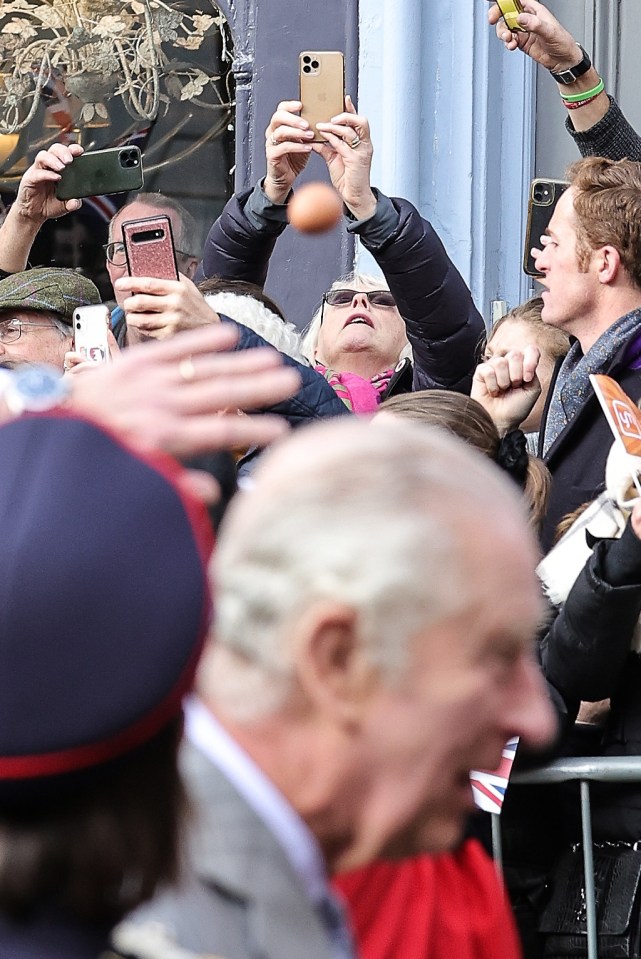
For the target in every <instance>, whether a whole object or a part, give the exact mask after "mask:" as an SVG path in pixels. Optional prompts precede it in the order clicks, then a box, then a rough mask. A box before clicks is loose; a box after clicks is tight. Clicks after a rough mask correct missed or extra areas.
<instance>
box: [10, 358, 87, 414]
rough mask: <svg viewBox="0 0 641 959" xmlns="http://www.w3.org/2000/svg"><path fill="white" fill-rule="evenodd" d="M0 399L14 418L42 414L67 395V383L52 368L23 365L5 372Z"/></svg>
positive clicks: (68, 392) (68, 388) (68, 390)
mask: <svg viewBox="0 0 641 959" xmlns="http://www.w3.org/2000/svg"><path fill="white" fill-rule="evenodd" d="M4 372H5V373H8V376H2V378H0V396H2V399H3V400H4V402H5V403H6V405H7V409H8V410H9V412H10V413H13V415H14V416H20V414H21V413H43V412H45V410H51V409H53V408H54V407H56V406H60V405H61V404H62V403H64V401H65V400H66V399H67V397H68V396H69V394H70V392H71V390H70V387H69V383H68V382H67V381H66V380H65V379H64V378H63V376H62V374H61V373H59V372H58V370H57V369H55V367H53V366H44V365H43V366H23V367H19V368H18V369H16V370H10V371H4Z"/></svg>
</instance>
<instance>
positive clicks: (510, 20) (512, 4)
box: [494, 0, 527, 33]
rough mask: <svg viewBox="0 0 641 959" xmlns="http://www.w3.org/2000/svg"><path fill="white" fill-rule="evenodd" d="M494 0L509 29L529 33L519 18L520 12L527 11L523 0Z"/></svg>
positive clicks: (514, 31)
mask: <svg viewBox="0 0 641 959" xmlns="http://www.w3.org/2000/svg"><path fill="white" fill-rule="evenodd" d="M494 2H495V3H496V4H497V6H498V8H499V10H500V11H501V16H502V17H503V19H504V21H505V26H506V27H507V28H508V30H511V31H512V33H527V30H525V29H524V28H523V27H522V26H521V25H520V24H519V22H518V20H517V17H518V15H519V13H524V12H525V11H524V10H523V5H522V3H521V0H494Z"/></svg>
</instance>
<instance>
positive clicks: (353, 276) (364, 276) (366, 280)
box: [301, 273, 412, 366]
mask: <svg viewBox="0 0 641 959" xmlns="http://www.w3.org/2000/svg"><path fill="white" fill-rule="evenodd" d="M346 283H347V284H352V285H353V284H356V285H357V286H359V287H361V289H362V290H364V291H365V292H367V290H389V284H388V282H387V280H386V279H385V277H383V276H374V274H373V273H346V274H345V275H344V276H340V277H339V278H338V279H337V280H334V282H333V283H332V285H331V286H330V290H342V289H343V287H344V286H345V284H346ZM322 316H323V304H322V302H321V305H320V306H319V307H318V309H317V310H316V312H315V313H314V315H313V316H312V318H311V320H310V321H309V325H308V326H307V327H306V328H305V330H304V331H303V338H302V341H301V349H302V352H303V356H304V357H305V358H306V359H307V361H308V362H309V363H311V365H312V366H313V365H314V364H315V363H316V348H317V346H318V336H319V334H320V328H321V320H322ZM405 357H408V359H410V360H411V359H412V347H411V346H410V344H409V343H406V344H405V346H404V347H403V349H402V350H401V352H400V354H399V357H398V358H399V360H403V359H405Z"/></svg>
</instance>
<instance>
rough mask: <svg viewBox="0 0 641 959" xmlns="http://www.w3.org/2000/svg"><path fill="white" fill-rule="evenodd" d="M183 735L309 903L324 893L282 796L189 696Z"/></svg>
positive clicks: (310, 846)
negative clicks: (279, 855) (223, 780)
mask: <svg viewBox="0 0 641 959" xmlns="http://www.w3.org/2000/svg"><path fill="white" fill-rule="evenodd" d="M185 736H186V738H187V739H188V740H189V742H190V743H191V744H192V745H193V746H195V747H196V748H197V749H199V750H200V751H201V752H202V753H204V754H205V756H207V758H208V759H210V760H211V762H213V763H214V764H215V765H216V766H217V767H218V769H219V770H220V771H221V772H222V773H223V774H224V775H225V776H226V777H227V779H228V780H229V781H230V782H231V783H232V785H233V786H234V787H235V788H236V790H237V791H238V792H239V793H240V795H241V796H242V797H243V799H244V800H245V802H246V803H247V804H248V806H250V807H251V809H253V811H254V812H255V813H256V815H257V816H259V817H260V818H261V819H262V820H263V822H264V823H265V825H266V826H267V828H268V829H269V831H270V832H271V833H272V835H273V836H274V837H275V839H276V840H277V841H278V842H279V843H280V845H281V846H282V847H283V850H284V851H285V854H286V856H287V858H288V859H289V861H290V863H291V865H292V868H293V869H294V871H295V872H296V873H297V875H298V876H299V877H300V879H301V881H302V883H303V885H304V887H305V890H306V892H307V895H308V897H309V899H310V900H311V901H312V902H314V903H318V902H320V901H321V900H322V899H323V898H324V897H325V895H326V893H327V873H326V870H325V865H324V862H323V857H322V854H321V850H320V847H319V845H318V842H317V841H316V838H315V836H314V834H313V833H312V832H311V830H310V829H309V827H308V826H307V825H306V824H305V823H304V822H303V820H302V819H301V818H300V816H299V815H298V813H297V812H296V811H295V810H294V808H293V807H292V806H291V804H290V803H289V802H288V801H287V799H286V798H285V796H283V794H282V793H281V792H280V790H279V789H277V788H276V786H275V785H274V784H273V782H272V781H271V780H270V779H269V778H268V777H267V776H266V775H265V773H264V772H263V771H262V769H261V768H260V767H259V766H258V765H257V764H256V763H255V762H254V760H253V759H252V758H251V756H249V755H248V754H247V753H246V752H245V750H244V749H242V748H241V746H239V745H238V743H237V742H236V740H235V739H233V737H232V736H230V734H229V733H228V732H227V730H226V729H225V728H224V727H223V726H222V724H221V723H220V722H218V720H217V719H216V718H215V716H214V715H213V714H212V713H211V712H210V711H209V709H207V707H206V706H205V705H204V704H203V703H202V702H201V701H200V700H199V699H197V698H196V697H195V696H191V697H189V698H188V699H187V700H186V702H185Z"/></svg>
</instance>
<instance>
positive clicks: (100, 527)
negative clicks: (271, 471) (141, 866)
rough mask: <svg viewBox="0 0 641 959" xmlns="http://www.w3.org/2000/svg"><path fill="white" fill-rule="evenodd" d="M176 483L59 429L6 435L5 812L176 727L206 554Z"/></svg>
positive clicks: (59, 423)
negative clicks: (42, 788)
mask: <svg viewBox="0 0 641 959" xmlns="http://www.w3.org/2000/svg"><path fill="white" fill-rule="evenodd" d="M180 472H181V467H180V466H178V464H177V463H175V462H174V461H173V460H171V459H170V458H169V457H165V456H163V455H162V454H159V455H153V456H150V455H148V454H146V453H145V454H142V453H139V452H137V451H134V450H132V449H131V448H130V447H129V446H127V445H126V444H125V443H124V442H122V441H121V440H120V439H118V438H117V437H114V436H112V435H110V434H109V433H107V432H106V431H105V430H103V429H102V428H101V427H99V426H97V425H95V424H93V423H89V422H87V421H85V420H81V419H77V418H74V417H73V416H70V415H68V414H64V413H62V414H59V413H54V414H45V415H39V416H33V417H26V418H21V419H18V420H14V421H13V422H11V423H8V424H6V425H4V426H2V427H1V428H0V528H1V529H2V550H1V551H0V806H1V805H2V802H3V798H4V796H5V794H6V796H7V797H9V796H10V797H11V801H12V802H13V801H14V799H15V796H16V787H19V786H20V784H21V783H25V784H28V783H31V784H33V783H36V782H38V781H45V780H46V779H47V778H48V777H63V778H64V777H65V776H66V775H67V774H70V773H74V772H79V771H82V770H89V769H91V768H94V767H98V766H101V765H103V764H105V763H108V762H109V761H111V760H113V759H116V758H118V757H120V756H123V755H125V754H126V753H129V752H131V751H133V750H135V749H136V748H137V747H138V746H141V745H142V744H144V743H145V742H147V741H149V740H150V739H151V738H153V737H154V736H155V735H156V734H158V733H159V732H160V731H161V730H163V729H164V728H165V727H166V726H167V725H168V724H169V723H170V722H171V721H172V720H173V719H174V718H175V717H176V716H177V715H178V714H179V713H180V709H181V700H182V697H183V695H184V693H185V692H186V691H187V690H188V689H189V688H190V686H191V683H192V680H193V676H194V672H195V667H196V663H197V660H198V656H199V653H200V649H201V646H202V643H203V640H204V637H205V635H206V632H207V628H208V625H209V618H210V613H211V602H210V594H209V590H208V586H207V570H206V567H207V561H208V559H209V555H210V553H211V548H212V543H213V537H212V533H211V527H210V525H209V521H208V519H207V513H206V510H205V508H204V506H203V505H202V504H201V503H199V502H197V501H196V500H192V499H191V498H190V497H189V496H187V495H186V494H185V493H184V492H183V491H182V490H181V489H180V487H179V485H178V483H177V480H178V478H179V474H180ZM18 792H19V788H18Z"/></svg>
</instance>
